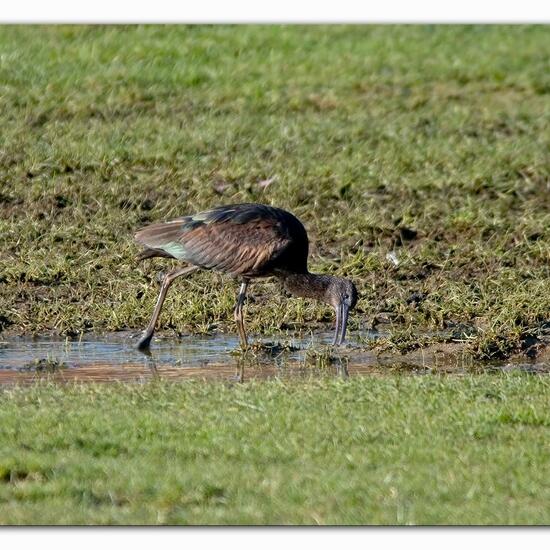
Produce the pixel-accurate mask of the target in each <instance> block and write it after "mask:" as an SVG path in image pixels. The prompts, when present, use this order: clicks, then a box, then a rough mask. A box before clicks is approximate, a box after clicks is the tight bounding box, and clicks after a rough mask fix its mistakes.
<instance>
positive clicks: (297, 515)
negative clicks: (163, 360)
mask: <svg viewBox="0 0 550 550" xmlns="http://www.w3.org/2000/svg"><path fill="white" fill-rule="evenodd" d="M549 395H550V386H549V380H548V378H547V377H536V376H527V375H502V376H491V375H477V376H466V377H447V378H446V377H438V376H424V377H412V376H402V377H399V376H393V377H370V378H353V379H349V380H341V379H330V378H324V377H322V378H318V377H316V378H311V379H309V380H303V381H301V382H297V381H292V382H291V383H286V382H282V381H276V380H275V381H269V382H261V383H252V382H251V383H246V384H229V383H227V384H222V383H205V382H186V383H171V382H159V383H149V384H146V385H138V384H133V385H132V384H110V385H107V384H99V385H93V384H90V385H79V386H78V385H75V386H66V387H63V386H59V385H51V384H48V383H44V384H39V385H34V386H30V387H28V388H12V389H7V388H3V389H2V391H1V399H0V425H1V426H2V429H1V430H0V508H1V510H2V514H1V517H0V523H2V524H11V525H13V524H29V523H33V524H42V525H43V524H67V523H70V524H86V525H89V524H178V525H186V524H195V525H196V524H201V525H203V524H208V525H212V524H222V525H227V524H239V525H242V524H268V525H273V524H283V525H296V524H298V525H317V524H320V525H332V524H345V525H356V524H370V525H373V524H374V525H378V524H385V525H387V524H397V525H406V524H438V525H440V524H470V525H471V524H499V525H502V524H504V525H508V524H515V525H517V524H529V525H537V524H538V525H540V524H548V523H549V522H550V510H549V508H548V499H549V498H550V482H549V480H550V466H549V461H548V456H549V446H548V441H549V437H548V436H549V430H550V416H549V414H548V399H549Z"/></svg>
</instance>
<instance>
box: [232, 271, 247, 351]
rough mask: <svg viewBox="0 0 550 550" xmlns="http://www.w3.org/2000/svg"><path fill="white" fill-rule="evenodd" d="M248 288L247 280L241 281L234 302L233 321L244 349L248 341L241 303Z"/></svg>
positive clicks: (242, 303)
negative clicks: (235, 301)
mask: <svg viewBox="0 0 550 550" xmlns="http://www.w3.org/2000/svg"><path fill="white" fill-rule="evenodd" d="M247 288H248V281H243V282H242V283H241V288H240V290H239V295H238V296H237V303H236V304H235V310H234V315H235V322H236V323H237V329H238V331H239V338H240V339H241V347H242V348H243V349H246V348H247V347H248V341H247V339H246V331H245V330H244V316H243V305H244V300H245V298H246V289H247Z"/></svg>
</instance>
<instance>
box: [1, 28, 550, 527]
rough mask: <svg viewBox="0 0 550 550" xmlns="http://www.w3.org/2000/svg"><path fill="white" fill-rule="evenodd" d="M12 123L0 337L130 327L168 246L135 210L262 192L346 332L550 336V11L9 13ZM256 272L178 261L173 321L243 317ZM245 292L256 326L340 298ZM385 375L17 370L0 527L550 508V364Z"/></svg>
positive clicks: (9, 406) (168, 309)
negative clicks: (43, 376)
mask: <svg viewBox="0 0 550 550" xmlns="http://www.w3.org/2000/svg"><path fill="white" fill-rule="evenodd" d="M0 127H1V129H2V130H1V132H0V250H1V251H2V253H1V255H0V336H5V335H12V334H31V333H33V334H43V333H46V332H52V331H53V332H57V333H60V334H63V335H67V336H78V335H79V334H80V333H82V332H83V331H114V330H122V329H125V330H126V329H129V330H133V331H136V332H137V330H138V329H142V328H143V327H144V326H145V324H146V323H147V321H148V319H149V316H150V314H151V311H152V308H153V304H154V301H155V299H156V294H157V291H158V287H157V284H156V282H155V276H156V273H157V272H158V271H160V270H165V269H167V266H168V265H169V262H166V261H162V260H158V261H157V260H155V261H151V262H149V263H144V264H138V262H137V261H136V259H135V257H136V254H137V252H138V248H137V247H136V246H135V245H134V243H133V242H132V236H133V233H134V232H135V231H136V230H137V229H138V228H140V227H141V226H143V225H146V224H148V223H151V222H154V221H157V220H166V219H169V218H173V217H177V216H181V215H184V214H188V213H193V212H197V211H200V210H203V209H206V208H209V207H212V206H215V205H219V204H229V203H233V202H264V203H268V204H273V205H277V206H281V207H283V208H287V209H289V210H291V211H292V212H294V213H295V214H296V215H298V216H299V217H300V218H301V219H302V221H303V222H304V224H305V225H306V227H307V229H308V231H309V234H310V239H311V241H312V246H311V258H310V268H311V269H312V270H313V271H323V272H327V273H333V274H340V275H344V276H348V277H350V278H352V279H353V280H354V281H355V282H356V283H357V286H358V288H359V291H360V293H361V299H360V301H359V303H358V306H357V309H356V310H355V312H354V313H353V315H352V318H351V324H350V329H351V333H352V335H353V334H355V336H357V335H360V334H361V331H363V330H364V329H366V328H367V327H370V326H373V325H376V324H377V323H381V322H382V321H384V323H385V324H384V325H383V328H384V329H385V330H386V331H387V332H388V335H387V338H385V339H384V340H383V341H382V344H381V345H382V346H384V347H385V349H387V350H390V351H392V352H395V353H396V354H397V353H399V352H404V351H406V350H409V349H414V348H415V347H418V346H424V345H425V346H428V345H430V344H431V343H433V342H434V341H436V340H437V339H438V338H440V339H442V340H445V339H447V340H448V339H449V338H450V339H452V340H455V341H456V340H462V341H466V344H465V346H466V348H465V349H464V350H461V353H465V354H469V360H470V362H471V364H472V365H474V366H475V365H479V369H477V367H476V369H470V370H471V372H473V371H474V370H480V371H481V370H482V367H483V363H482V362H480V360H481V359H487V358H497V357H507V356H510V355H511V354H514V353H516V352H526V351H528V348H531V351H533V350H534V349H535V348H537V349H539V348H542V347H543V343H544V341H548V338H549V328H548V327H549V321H550V318H549V311H550V277H549V265H550V264H549V260H550V239H549V233H548V227H549V224H550V28H548V27H545V26H485V27H483V26H469V27H467V26H309V27H304V26H258V25H251V26H137V27H120V26H95V27H92V26H56V27H54V26H49V27H47V26H43V27H39V26H26V27H22V26H9V27H8V26H4V27H1V28H0ZM389 253H393V254H394V258H396V259H397V265H395V263H394V262H393V261H391V260H389V259H388V257H387V255H388V254H389ZM390 258H391V256H390ZM236 292H237V285H236V284H235V283H234V282H232V281H230V280H228V279H227V278H225V277H224V276H222V275H219V274H215V273H207V272H204V273H199V274H197V275H194V276H193V277H192V278H190V279H189V280H186V281H180V282H179V283H177V284H175V285H174V287H173V289H172V290H171V294H169V296H168V299H167V301H166V304H165V308H164V310H163V314H162V315H161V329H163V330H164V331H167V333H168V334H169V335H171V336H173V337H174V338H175V337H176V336H177V334H179V333H189V332H191V333H214V332H216V331H232V332H234V331H235V327H234V324H233V315H232V308H233V304H234V299H235V294H236ZM250 294H251V296H252V297H253V298H251V299H250V301H249V303H248V304H247V308H246V317H247V325H248V327H249V329H250V331H251V332H252V334H253V336H258V335H264V334H265V335H270V337H273V339H274V340H275V341H277V339H278V338H279V339H281V340H283V339H284V341H286V339H287V337H288V336H289V335H294V334H296V333H298V332H299V331H302V330H303V331H310V330H313V331H314V330H316V329H318V328H325V329H327V328H329V326H330V323H331V322H332V321H333V314H332V312H331V311H330V310H329V309H328V308H327V307H325V306H323V305H320V304H316V303H313V302H310V301H304V300H299V299H288V298H287V297H285V296H283V295H282V294H281V292H280V291H279V289H278V286H277V283H276V282H273V281H263V282H258V283H257V284H254V285H253V286H252V289H251V292H250ZM441 329H445V331H452V332H453V334H452V336H448V334H449V332H445V331H443V330H441ZM444 332H445V333H444ZM368 345H371V344H368ZM423 351H424V350H422V352H423ZM316 352H317V350H315V349H314V350H312V353H314V354H315V353H316ZM546 353H547V352H546ZM397 370H398V369H396V370H395V372H397ZM395 372H394V374H388V375H385V376H381V375H373V376H368V377H358V378H350V379H349V380H341V379H330V378H329V377H328V376H320V377H319V378H315V377H313V376H312V377H311V379H308V380H286V381H281V380H279V381H277V380H271V381H268V382H262V383H260V382H247V383H245V384H237V383H230V382H227V383H207V382H204V381H203V382H200V381H187V382H184V383H167V382H159V381H155V382H151V383H147V384H144V385H138V384H135V385H131V384H110V385H109V384H103V385H95V384H83V385H65V386H64V385H55V384H52V383H38V384H35V385H31V386H29V387H21V388H18V387H8V386H5V387H2V388H1V389H0V510H1V514H0V523H3V524H30V523H39V524H66V523H79V524H110V523H112V524H145V523H147V524H157V523H167V524H447V523H450V524H489V523H494V524H548V523H550V512H549V507H548V501H549V498H550V483H549V481H548V480H549V479H550V471H549V461H548V457H549V456H550V447H549V443H548V442H549V440H550V439H549V435H550V434H549V426H550V417H549V413H548V410H549V408H548V404H549V402H550V399H549V398H550V387H549V379H548V378H547V377H544V376H529V375H525V374H524V375H519V374H518V375H509V374H505V373H502V374H499V375H488V374H479V375H473V374H467V375H462V376H438V375H435V374H434V375H425V376H417V377H414V376H410V375H399V374H395Z"/></svg>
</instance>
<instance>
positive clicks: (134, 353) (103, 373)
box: [0, 332, 550, 384]
mask: <svg viewBox="0 0 550 550" xmlns="http://www.w3.org/2000/svg"><path fill="white" fill-rule="evenodd" d="M137 336H139V334H137V333H129V332H120V333H112V334H104V335H94V334H89V335H85V336H83V337H82V338H81V339H79V340H69V339H62V338H53V337H37V338H29V337H14V338H8V339H6V340H4V341H0V384H12V383H26V382H32V381H34V380H37V379H44V378H47V379H50V380H56V381H66V382H69V381H102V382H108V381H116V380H119V381H134V382H142V381H146V380H150V379H153V378H162V379H185V378H203V379H219V380H238V381H243V380H250V379H267V378H275V377H279V378H286V377H309V376H323V375H324V376H354V375H366V374H384V373H396V372H409V373H414V374H426V373H430V372H454V373H464V372H471V371H474V372H477V371H479V368H480V366H479V365H477V368H475V367H476V366H475V365H473V364H472V362H471V360H468V359H467V358H465V357H461V356H460V355H457V354H456V353H455V354H448V353H445V352H444V351H442V350H441V349H437V348H432V349H430V350H417V351H415V352H412V353H409V354H407V355H403V356H399V355H395V354H379V353H377V352H375V351H373V350H369V349H368V347H365V345H364V344H360V343H359V342H357V341H355V342H354V341H353V339H352V340H351V342H350V343H349V344H348V345H347V346H345V347H343V348H341V349H339V350H338V351H335V350H334V349H333V348H331V347H329V346H328V344H330V342H331V339H332V334H330V333H326V334H324V333H321V334H315V335H309V336H306V337H302V338H297V339H290V340H288V341H281V342H275V343H273V342H272V341H270V340H268V339H267V338H266V339H263V340H262V341H256V342H255V343H254V344H253V346H252V349H251V350H249V351H248V352H247V353H246V354H245V355H243V354H242V353H240V351H239V341H238V339H237V338H236V337H235V336H232V335H224V334H218V335H215V336H196V335H190V336H184V337H181V338H177V337H173V336H172V337H165V338H163V337H160V338H155V340H154V342H153V345H152V348H151V353H150V354H144V353H142V352H139V351H138V350H136V348H135V346H136V342H137ZM379 336H380V334H379V333H376V332H369V333H365V334H363V335H362V341H363V342H365V341H367V342H368V341H369V340H373V339H376V338H378V337H379ZM481 368H482V369H483V370H486V371H495V370H498V371H507V370H523V371H527V372H534V373H548V372H550V361H547V362H546V363H545V362H544V361H542V362H541V361H539V362H536V361H534V360H525V359H523V360H521V361H516V362H501V363H490V364H489V363H488V364H486V365H482V366H481Z"/></svg>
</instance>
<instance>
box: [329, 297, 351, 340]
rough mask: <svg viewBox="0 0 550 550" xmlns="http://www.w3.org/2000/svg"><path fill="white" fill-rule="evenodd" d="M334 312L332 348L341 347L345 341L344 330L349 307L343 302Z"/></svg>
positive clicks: (346, 325)
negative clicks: (334, 326)
mask: <svg viewBox="0 0 550 550" xmlns="http://www.w3.org/2000/svg"><path fill="white" fill-rule="evenodd" d="M335 311H336V328H335V329H334V340H333V342H332V344H333V345H334V346H341V345H342V344H343V343H344V341H345V339H346V329H347V327H348V316H349V306H348V304H346V303H345V302H342V303H341V304H338V306H337V307H336V308H335Z"/></svg>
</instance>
